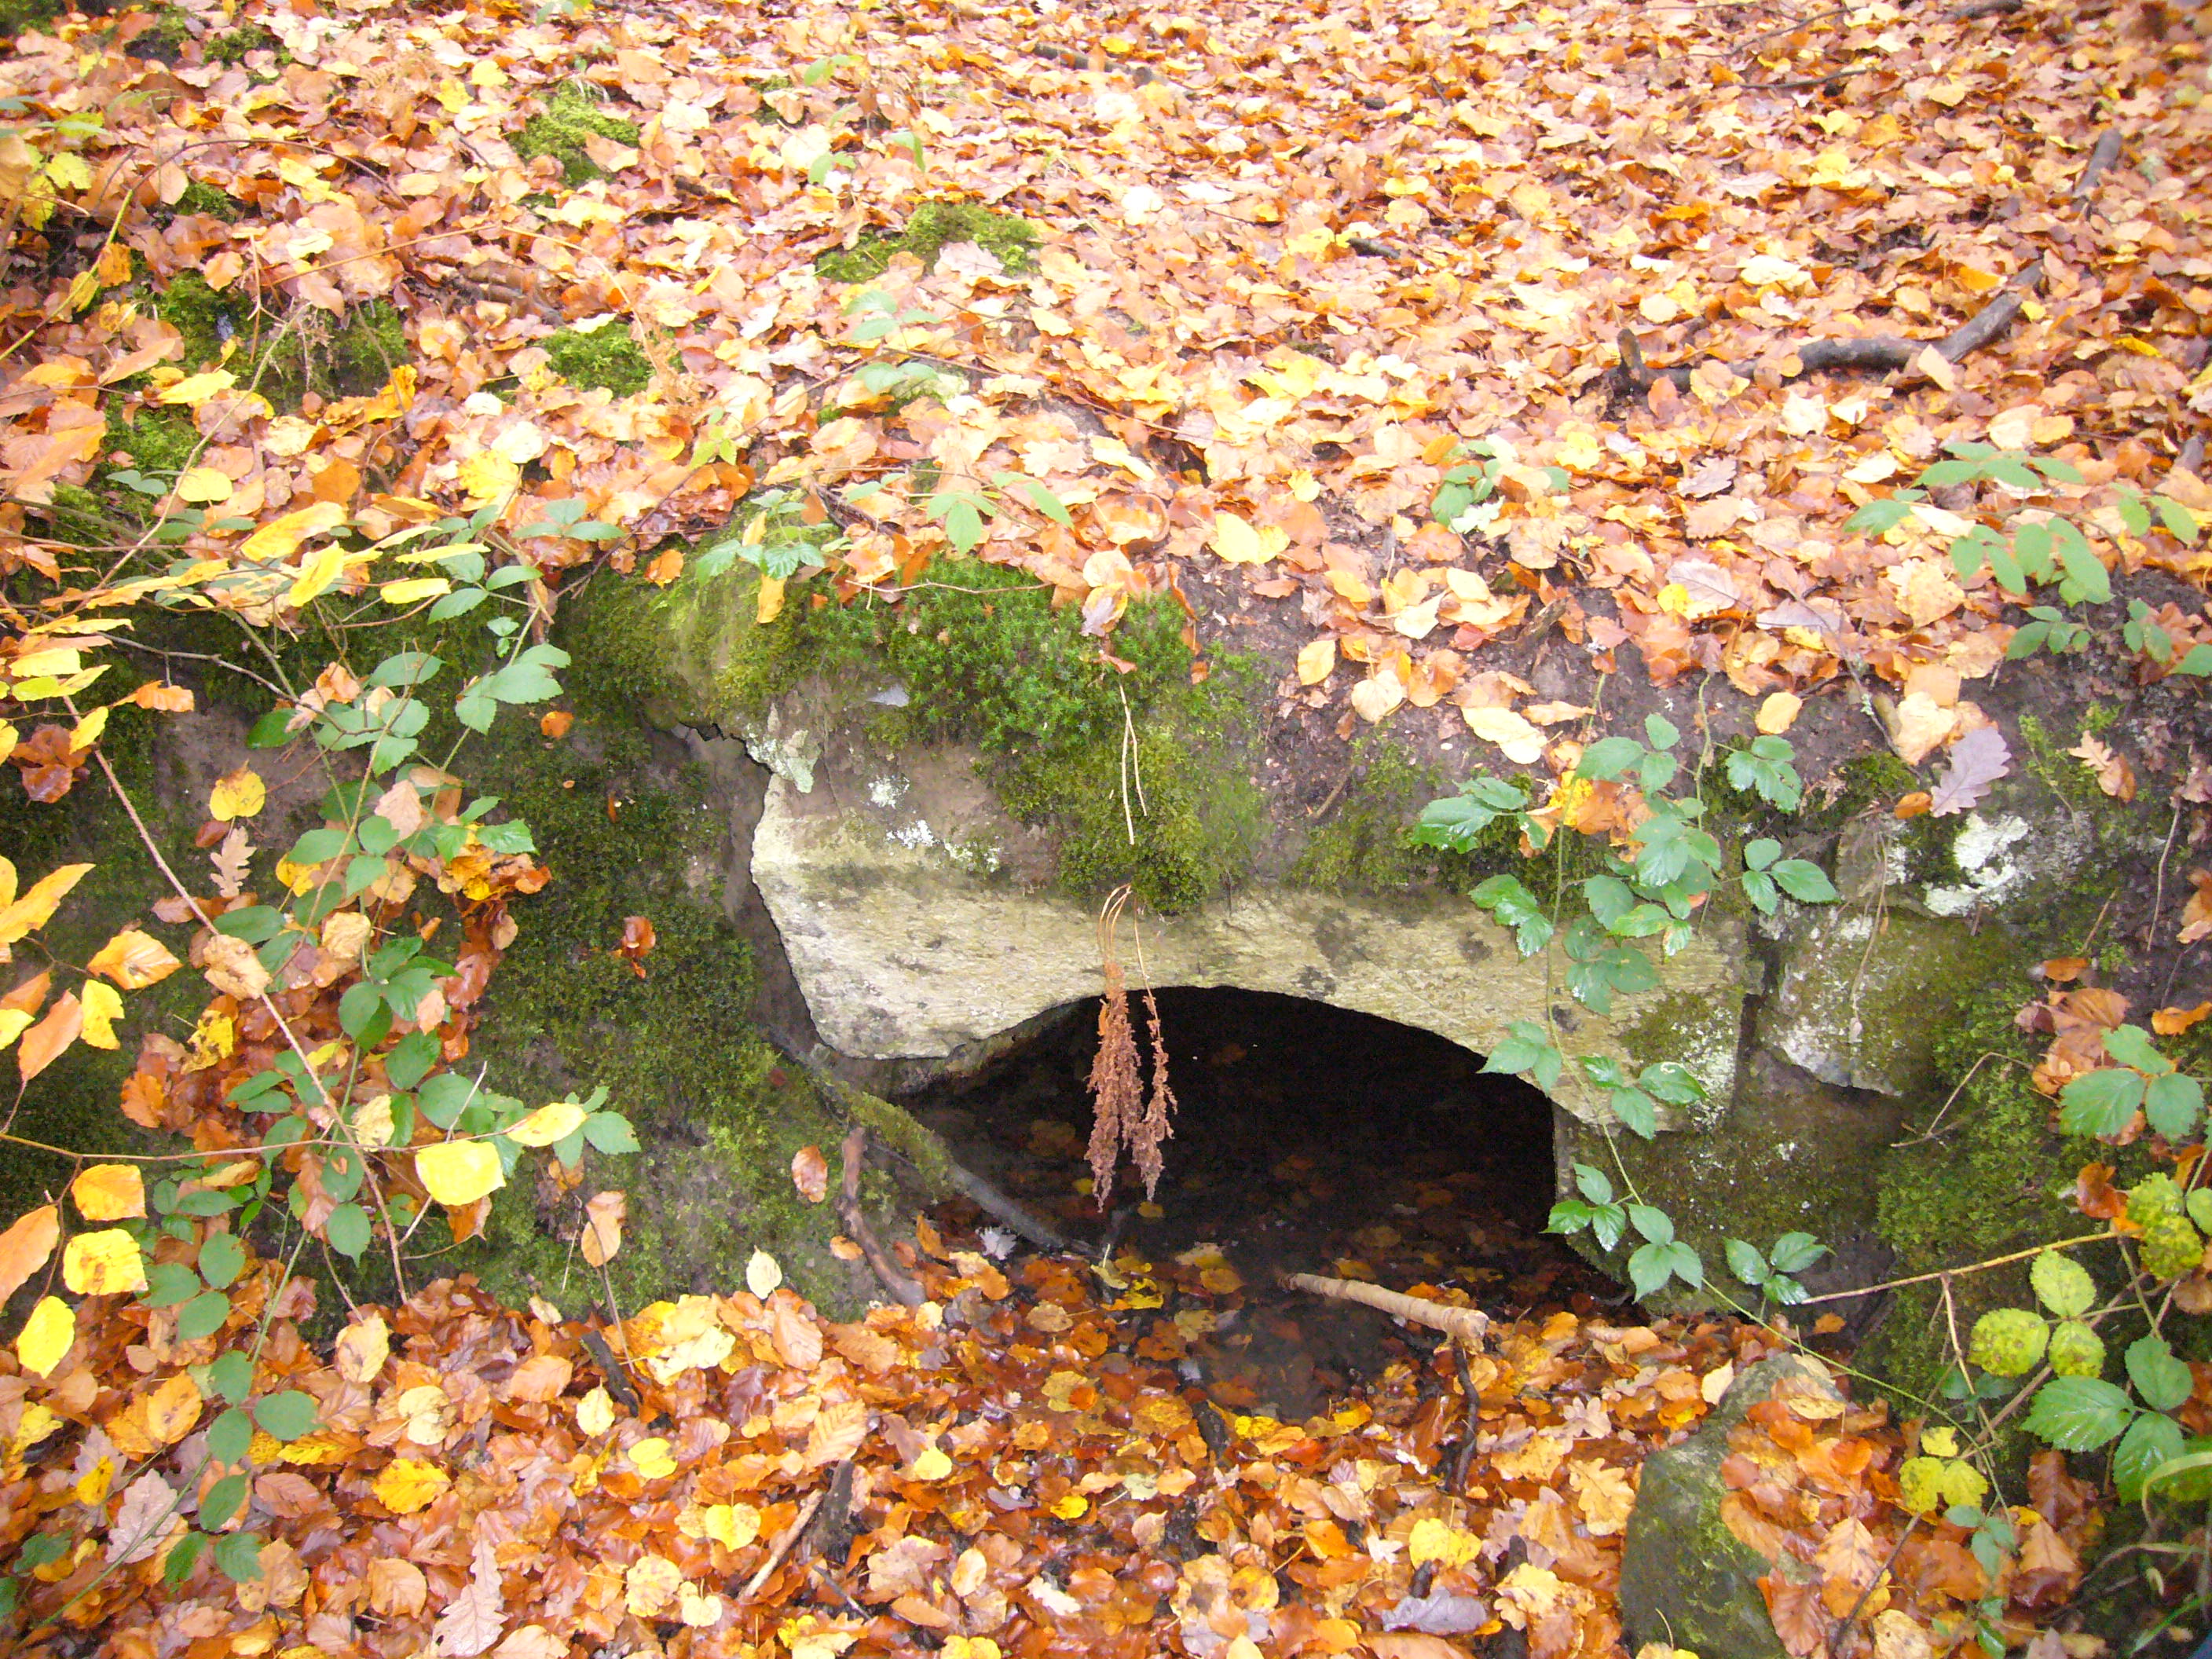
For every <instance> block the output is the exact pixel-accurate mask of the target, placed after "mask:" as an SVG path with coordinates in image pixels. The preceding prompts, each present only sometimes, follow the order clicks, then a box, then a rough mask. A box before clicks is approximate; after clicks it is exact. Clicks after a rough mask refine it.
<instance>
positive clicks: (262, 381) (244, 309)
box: [149, 191, 408, 410]
mask: <svg viewBox="0 0 2212 1659" xmlns="http://www.w3.org/2000/svg"><path fill="white" fill-rule="evenodd" d="M190 194H191V192H190V191H187V192H186V195H187V197H189V196H190ZM210 194H211V195H215V196H217V197H220V196H221V192H219V191H211V192H210ZM222 199H225V200H227V199H228V198H222ZM180 205H181V204H180ZM149 304H150V307H151V309H152V311H153V313H154V314H155V316H157V317H159V318H160V319H161V320H162V321H163V322H165V323H167V324H168V325H169V326H170V327H172V328H173V329H175V330H176V331H177V332H178V333H179V335H180V336H182V337H183V342H184V344H183V350H182V353H181V356H180V357H179V362H178V365H177V366H178V367H179V368H182V369H183V370H184V371H185V373H186V374H197V372H198V371H200V370H202V369H204V368H211V367H213V366H214V365H216V363H218V362H220V363H222V366H223V367H224V368H228V370H229V371H230V373H231V374H234V375H236V376H237V377H238V383H239V384H240V386H249V387H252V389H253V390H254V391H257V392H259V393H260V394H261V395H262V396H263V397H264V398H268V399H269V401H270V403H272V404H276V407H277V408H279V409H283V410H296V409H297V408H299V406H300V403H301V398H304V397H305V396H306V395H307V393H308V392H314V393H316V394H317V395H318V396H320V397H324V398H359V397H366V396H368V395H369V394H370V393H372V392H376V391H378V390H380V388H381V387H382V386H384V384H385V382H386V380H389V379H390V378H391V375H392V369H393V368H396V367H397V366H398V365H399V364H401V363H404V362H406V361H407V357H408V351H407V331H406V325H405V323H404V321H403V319H401V317H400V315H399V313H398V312H397V311H395V310H393V309H392V307H391V306H389V305H387V304H386V303H385V302H384V301H381V300H377V301H370V302H369V303H368V304H367V305H361V306H356V307H353V308H352V309H351V310H349V311H348V312H347V313H345V315H344V316H343V318H340V319H336V320H335V321H333V320H332V319H330V318H328V317H327V316H326V315H325V314H324V313H319V312H312V311H311V312H307V313H301V315H300V316H299V317H298V318H297V319H296V320H295V323H294V325H293V326H291V327H290V328H286V327H284V326H283V323H282V321H281V319H278V318H276V316H275V315H273V314H271V313H267V312H264V311H261V310H259V309H258V308H257V307H255V305H254V304H253V302H252V298H251V296H250V295H245V294H241V293H226V292H222V291H218V290H217V289H213V288H211V287H210V286H209V285H208V283H207V279H206V278H204V276H201V275H200V274H199V273H198V272H197V271H195V270H186V271H179V272H178V273H177V274H176V275H175V276H172V277H171V278H170V279H169V280H168V282H167V283H166V284H165V285H164V286H163V287H162V288H161V290H160V292H158V293H156V294H154V295H151V296H150V300H149ZM226 349H228V356H225V352H226Z"/></svg>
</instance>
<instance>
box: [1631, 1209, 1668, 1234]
mask: <svg viewBox="0 0 2212 1659" xmlns="http://www.w3.org/2000/svg"><path fill="white" fill-rule="evenodd" d="M1628 1218H1629V1220H1630V1221H1631V1222H1632V1223H1633V1224H1634V1225H1635V1228H1636V1231H1638V1232H1639V1233H1641V1234H1643V1235H1644V1237H1646V1238H1648V1239H1650V1241H1651V1242H1652V1243H1654V1244H1672V1243H1674V1220H1673V1218H1671V1217H1669V1216H1668V1213H1667V1212H1666V1211H1664V1210H1661V1209H1655V1208H1654V1207H1653V1206H1650V1205H1649V1204H1632V1205H1630V1206H1628Z"/></svg>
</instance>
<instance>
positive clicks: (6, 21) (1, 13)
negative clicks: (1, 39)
mask: <svg viewBox="0 0 2212 1659" xmlns="http://www.w3.org/2000/svg"><path fill="white" fill-rule="evenodd" d="M60 10H61V7H60V5H59V4H58V3H57V0H0V35H4V36H6V37H8V38H9V39H10V40H12V39H14V38H15V36H16V35H19V34H22V33H26V32H27V31H29V30H32V29H37V28H43V27H45V26H46V24H48V23H51V22H52V21H53V20H54V16H55V14H56V13H58V12H59V11H60Z"/></svg>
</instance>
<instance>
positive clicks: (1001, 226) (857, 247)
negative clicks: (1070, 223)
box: [814, 202, 1037, 283]
mask: <svg viewBox="0 0 2212 1659" xmlns="http://www.w3.org/2000/svg"><path fill="white" fill-rule="evenodd" d="M952 242H975V243H979V244H981V246H983V247H984V248H985V249H986V250H987V251H988V252H992V253H994V254H996V255H997V256H998V258H999V261H1000V264H1003V265H1005V266H1006V269H1007V270H1011V271H1024V270H1031V269H1033V268H1034V267H1035V265H1036V246H1037V232H1036V226H1034V225H1032V224H1030V222H1028V221H1027V220H1024V219H1018V218H1016V217H1015V216H1013V215H1012V214H1009V213H994V211H992V210H990V209H989V208H987V207H982V206H980V205H978V204H975V203H972V202H924V203H922V204H921V205H920V206H919V207H917V208H915V210H914V215H913V216H912V217H911V218H909V219H908V221H907V222H906V228H905V229H903V230H902V231H900V232H899V233H898V234H896V235H890V234H884V233H883V232H880V231H869V232H867V233H866V234H863V235H862V236H861V237H860V240H859V241H858V242H856V243H854V246H851V247H849V248H832V249H830V250H829V252H826V253H824V254H823V255H821V257H819V258H817V259H816V260H815V262H814V269H815V270H817V271H818V272H820V273H821V275H822V276H823V279H824V280H825V281H828V282H832V283H867V282H873V281H874V280H875V279H876V278H877V277H878V276H882V275H883V274H884V271H885V270H889V269H890V263H891V261H892V260H893V259H894V258H896V257H897V256H898V255H900V254H902V253H911V254H913V255H914V256H915V258H917V259H919V260H921V264H922V267H923V269H925V270H927V269H928V268H929V267H931V266H933V265H934V264H936V263H937V256H938V254H939V252H941V251H942V250H943V249H944V248H945V246H946V245H948V244H949V243H952Z"/></svg>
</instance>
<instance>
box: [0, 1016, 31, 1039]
mask: <svg viewBox="0 0 2212 1659" xmlns="http://www.w3.org/2000/svg"><path fill="white" fill-rule="evenodd" d="M32 1018H33V1016H32V1015H30V1014H29V1013H27V1012H25V1011H24V1010H22V1009H21V1008H0V1049H4V1048H7V1046H8V1045H9V1043H11V1042H14V1041H15V1039H16V1038H17V1037H19V1036H22V1035H23V1032H24V1031H25V1030H26V1029H27V1028H28V1026H29V1025H30V1024H31V1020H32Z"/></svg>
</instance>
